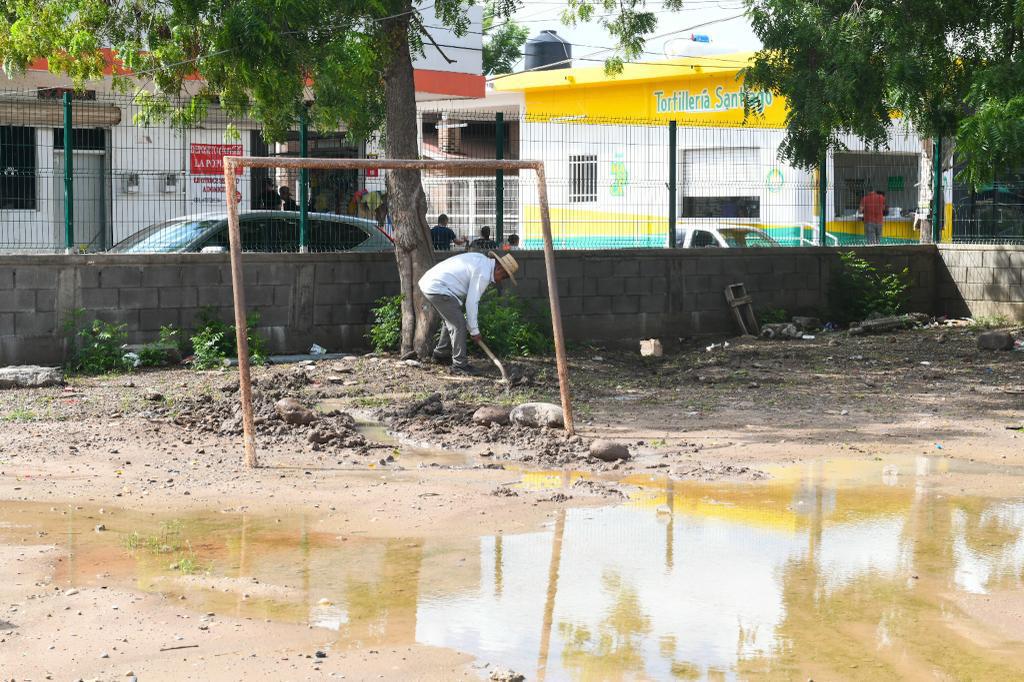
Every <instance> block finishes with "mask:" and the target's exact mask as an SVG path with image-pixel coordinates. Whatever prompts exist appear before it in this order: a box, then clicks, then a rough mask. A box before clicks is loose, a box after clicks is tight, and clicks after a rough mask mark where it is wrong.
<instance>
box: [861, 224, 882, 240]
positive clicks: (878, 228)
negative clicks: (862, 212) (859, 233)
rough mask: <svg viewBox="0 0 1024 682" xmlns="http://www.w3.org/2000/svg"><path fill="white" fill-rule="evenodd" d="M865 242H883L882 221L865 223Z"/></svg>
mask: <svg viewBox="0 0 1024 682" xmlns="http://www.w3.org/2000/svg"><path fill="white" fill-rule="evenodd" d="M864 242H865V243H867V244H881V243H882V223H864Z"/></svg>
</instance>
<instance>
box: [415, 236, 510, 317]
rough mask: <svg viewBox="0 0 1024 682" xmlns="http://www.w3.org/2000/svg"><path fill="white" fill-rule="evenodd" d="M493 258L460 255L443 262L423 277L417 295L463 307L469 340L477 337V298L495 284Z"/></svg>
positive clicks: (479, 254) (471, 254)
mask: <svg viewBox="0 0 1024 682" xmlns="http://www.w3.org/2000/svg"><path fill="white" fill-rule="evenodd" d="M494 265H495V261H494V259H493V258H488V257H487V256H485V255H484V254H482V253H463V254H459V255H458V256H452V257H451V258H445V259H444V260H443V261H441V262H440V263H438V264H437V265H435V266H434V267H432V268H430V269H429V270H427V271H426V272H425V273H423V276H422V277H420V281H419V287H420V291H422V292H423V293H425V294H443V295H445V296H453V297H455V298H457V299H459V301H461V302H462V303H463V304H464V305H465V306H466V324H467V326H468V327H469V334H470V336H476V335H478V334H479V333H480V327H479V322H478V315H477V311H478V309H479V307H480V297H481V296H483V295H484V291H486V290H487V286H488V285H489V284H490V283H491V282H493V281H494Z"/></svg>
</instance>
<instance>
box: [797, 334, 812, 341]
mask: <svg viewBox="0 0 1024 682" xmlns="http://www.w3.org/2000/svg"><path fill="white" fill-rule="evenodd" d="M800 338H801V339H803V340H804V341H814V338H815V337H814V334H804V335H803V336H801V337H800Z"/></svg>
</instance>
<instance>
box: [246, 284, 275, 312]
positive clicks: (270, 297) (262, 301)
mask: <svg viewBox="0 0 1024 682" xmlns="http://www.w3.org/2000/svg"><path fill="white" fill-rule="evenodd" d="M245 305H246V306H247V307H248V308H250V309H253V308H258V309H262V308H265V307H268V306H272V305H274V287H266V286H260V285H253V286H246V287H245Z"/></svg>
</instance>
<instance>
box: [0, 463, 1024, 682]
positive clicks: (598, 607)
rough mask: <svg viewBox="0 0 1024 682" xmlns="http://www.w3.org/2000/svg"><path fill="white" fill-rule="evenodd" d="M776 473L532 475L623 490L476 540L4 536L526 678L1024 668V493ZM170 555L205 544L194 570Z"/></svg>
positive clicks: (68, 585) (115, 581) (289, 534)
mask: <svg viewBox="0 0 1024 682" xmlns="http://www.w3.org/2000/svg"><path fill="white" fill-rule="evenodd" d="M893 466H897V467H898V468H899V469H900V472H901V473H900V475H899V476H896V477H892V476H891V467H893ZM887 469H888V472H887ZM773 474H774V476H773V478H772V479H770V480H765V481H754V482H724V481H718V482H704V481H700V480H685V481H674V480H672V479H671V478H670V477H668V476H656V475H650V474H633V475H628V476H625V477H623V478H622V479H621V480H620V481H606V480H604V479H601V478H597V477H595V475H594V474H590V473H585V472H575V473H570V474H566V473H565V472H560V471H546V472H545V471H537V472H523V475H522V478H523V481H524V482H530V481H533V482H534V483H535V484H536V485H535V486H534V490H536V492H537V493H538V494H541V495H542V496H544V497H547V498H551V499H553V498H555V497H558V496H566V497H568V496H573V497H576V496H582V495H588V496H589V494H590V493H591V492H593V491H596V490H598V489H599V488H607V489H611V488H612V487H614V488H617V489H620V490H627V491H628V492H629V499H628V500H625V501H624V502H621V503H615V504H611V505H606V506H590V507H579V508H565V507H563V508H559V509H555V510H553V512H552V517H551V518H550V519H549V520H548V521H547V522H545V523H543V524H542V525H540V526H539V527H537V528H535V529H533V530H528V531H526V532H521V533H515V534H510V533H506V534H497V535H485V536H482V537H480V536H476V535H474V534H473V533H472V532H471V531H470V529H469V528H468V527H467V529H466V532H465V534H458V535H450V536H445V537H430V538H424V537H416V536H412V535H410V536H407V537H397V538H375V537H370V536H367V535H365V534H359V533H354V534H337V533H334V532H330V531H329V530H326V527H325V525H324V524H323V519H322V518H321V517H318V516H314V515H289V516H279V517H275V516H262V515H251V514H236V513H219V512H196V513H185V514H179V515H176V516H160V515H151V514H143V513H137V512H133V511H129V510H125V509H107V510H104V513H103V514H100V513H99V510H98V509H96V508H93V507H85V508H82V507H70V506H62V505H55V506H48V505H40V504H11V503H3V504H0V517H2V518H3V521H4V522H3V524H2V525H0V542H2V543H4V544H9V545H12V546H24V545H30V544H52V545H55V546H57V547H58V549H59V550H60V551H61V553H62V555H63V557H64V560H63V561H60V562H58V563H57V564H56V569H55V570H56V575H55V576H54V586H55V587H58V588H59V589H60V590H61V591H62V592H64V593H70V592H71V591H72V590H74V589H76V588H78V587H82V586H91V585H111V586H123V587H125V588H127V589H132V590H136V591H143V592H149V593H156V594H161V595H164V596H166V597H168V598H172V599H174V598H177V597H181V596H184V597H185V599H183V600H179V601H176V602H173V603H180V604H181V605H182V607H183V608H186V609H190V610H193V611H196V612H201V613H218V614H219V613H231V614H233V615H235V616H237V617H240V618H253V619H270V620H272V621H277V622H281V623H290V624H294V625H297V626H301V627H306V626H312V627H314V628H319V629H322V630H324V631H328V632H332V633H334V634H333V635H332V638H333V639H332V642H331V643H330V645H329V646H328V647H327V648H326V650H327V651H328V652H329V655H330V656H334V655H335V653H336V652H341V651H345V650H349V649H353V650H354V649H360V648H366V647H369V648H374V649H376V648H377V647H398V646H409V645H413V644H421V645H429V646H433V647H442V648H446V649H452V650H456V651H459V652H463V653H466V654H469V655H470V656H472V657H474V658H476V659H477V660H478V661H479V662H481V666H482V665H483V664H484V663H486V664H488V665H489V667H490V668H493V667H502V668H509V669H512V670H515V671H517V672H520V673H522V674H525V675H526V676H527V678H529V679H532V678H534V677H536V676H538V674H539V673H542V672H543V674H546V675H547V677H548V678H549V679H567V680H582V679H594V678H599V679H671V678H672V677H673V676H676V677H679V676H682V674H683V673H685V675H686V676H688V677H690V678H695V679H702V678H710V677H715V676H724V677H726V678H742V679H749V678H764V679H778V678H803V679H807V678H810V677H813V678H814V679H864V680H869V679H871V680H874V679H932V678H933V676H935V675H939V676H940V677H947V676H948V677H959V678H963V679H1017V678H1018V677H1019V672H1020V670H1022V669H1024V642H1022V641H1021V640H1020V638H1019V637H1014V636H1008V633H1009V634H1012V633H1013V632H1014V627H1016V626H1017V625H1019V622H1020V617H1021V614H1020V613H1019V609H1020V604H1021V601H1020V599H1018V598H1017V596H1019V595H1020V594H1021V593H1024V499H1022V498H1021V497H1020V496H1016V497H1008V498H999V497H986V496H976V495H967V494H948V493H946V492H936V491H935V490H934V489H933V488H932V482H933V480H934V478H933V475H932V474H931V473H929V469H928V467H927V466H925V464H924V463H921V464H920V466H919V467H906V466H904V465H903V464H902V463H899V464H893V463H892V462H887V461H886V462H876V461H859V460H857V461H855V460H836V461H833V462H819V463H815V464H814V465H808V466H801V467H783V468H779V469H778V470H776V471H773ZM964 475H971V474H964ZM510 489H512V490H515V491H516V492H517V493H519V494H520V496H522V495H523V494H524V493H525V491H524V489H523V488H521V487H513V486H510ZM610 501H611V499H610V498H609V502H610ZM99 523H102V524H103V525H104V526H105V527H106V530H105V531H103V532H97V531H96V530H95V527H96V525H97V524H99ZM132 538H138V539H137V540H135V539H132ZM151 538H155V540H154V541H152V542H151V541H150V539H151ZM176 547H177V548H182V549H173V548H176ZM166 548H172V550H171V551H168V550H167V549H166ZM177 552H183V553H188V552H191V553H193V554H194V557H195V560H194V562H193V564H191V565H190V566H189V567H187V570H183V569H182V562H181V560H180V559H179V558H178V556H177ZM58 598H59V597H58ZM101 607H105V608H108V609H109V605H106V604H102V605H97V606H96V608H101ZM17 619H18V615H17V613H16V612H14V613H13V615H11V616H10V617H5V620H11V622H12V623H13V624H14V625H15V626H17V625H18V623H17ZM205 622H209V625H210V627H211V628H216V627H217V626H216V623H215V622H213V621H204V623H205ZM694 633H700V636H699V637H695V636H694ZM490 668H489V669H490Z"/></svg>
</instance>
